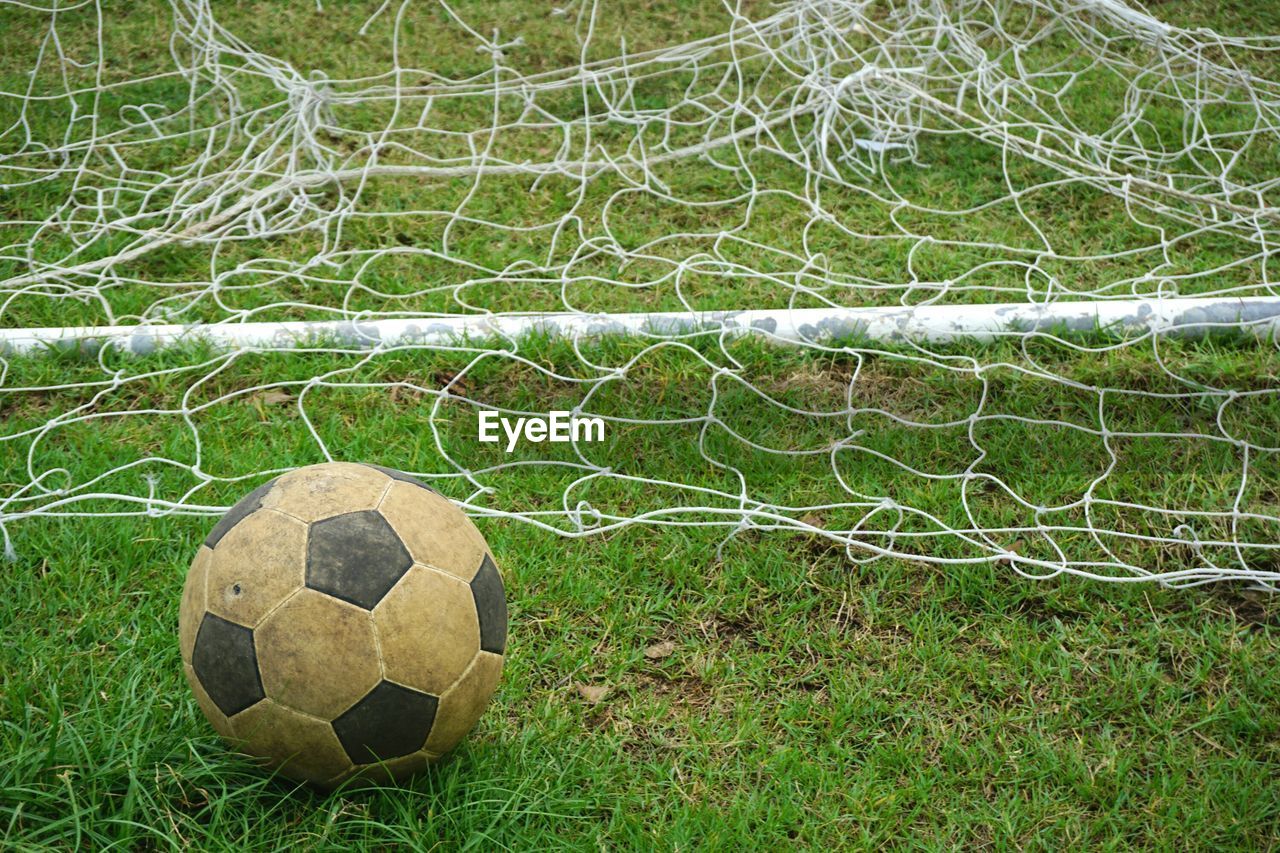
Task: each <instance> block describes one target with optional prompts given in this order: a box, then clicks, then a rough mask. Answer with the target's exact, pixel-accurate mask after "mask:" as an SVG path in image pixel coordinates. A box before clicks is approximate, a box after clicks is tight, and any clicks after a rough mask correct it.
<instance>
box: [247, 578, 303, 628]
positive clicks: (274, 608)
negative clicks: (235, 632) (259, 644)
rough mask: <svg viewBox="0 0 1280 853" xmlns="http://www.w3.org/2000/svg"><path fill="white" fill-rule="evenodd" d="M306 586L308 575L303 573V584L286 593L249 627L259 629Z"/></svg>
mask: <svg viewBox="0 0 1280 853" xmlns="http://www.w3.org/2000/svg"><path fill="white" fill-rule="evenodd" d="M306 588H307V583H306V576H305V575H303V582H302V586H300V587H298V588H297V589H295V590H294V591H293V592H291V593H289V594H288V595H286V596H285V597H284V598H282V599H280V600H279V601H277V602H276V603H275V604H274V605H273V606H272V607H271V609H270V610H268V611H267V612H266V613H264V614H262V618H261V619H259V620H258V621H257V622H255V623H253V624H252V625H250V626H249V627H250V628H253V629H254V630H257V628H258V626H260V625H261V624H262V623H264V622H266V621H267V620H268V619H270V618H271V617H272V615H273V614H274V613H275V612H276V611H277V610H279V609H280V608H281V607H284V606H285V605H286V604H288V603H289V602H290V601H292V600H293V599H294V596H296V595H297V594H298V593H300V592H302V591H303V590H304V589H306Z"/></svg>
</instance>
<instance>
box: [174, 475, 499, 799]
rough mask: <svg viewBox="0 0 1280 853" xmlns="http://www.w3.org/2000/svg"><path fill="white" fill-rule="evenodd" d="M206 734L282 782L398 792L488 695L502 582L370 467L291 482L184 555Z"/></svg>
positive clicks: (444, 506)
mask: <svg viewBox="0 0 1280 853" xmlns="http://www.w3.org/2000/svg"><path fill="white" fill-rule="evenodd" d="M178 634H179V639H180V644H181V646H182V662H183V668H184V670H185V672H186V675H187V681H188V682H189V683H190V684H191V689H192V690H193V691H194V692H195V695H196V701H197V702H198V703H199V705H200V708H201V710H203V711H204V714H205V716H206V717H208V718H209V722H211V723H212V724H213V727H214V728H215V729H216V730H217V731H218V733H219V734H221V735H222V736H223V737H224V738H226V739H228V740H229V741H231V742H232V743H233V744H234V745H235V746H236V747H237V748H238V749H240V750H242V751H244V752H246V753H248V754H250V755H254V756H258V757H260V758H262V759H265V762H266V764H267V765H268V766H269V767H271V768H273V769H277V770H278V771H279V772H280V773H281V774H282V775H285V776H288V777H290V778H293V779H298V780H303V781H307V782H312V783H316V784H318V785H320V786H322V787H332V786H334V785H337V784H339V783H341V782H343V781H345V780H346V779H349V778H351V777H352V776H356V775H362V776H370V777H375V778H378V779H382V780H386V781H391V780H396V779H402V778H404V777H405V776H408V775H409V774H410V773H413V772H415V771H417V770H419V769H421V768H422V767H424V766H425V765H427V764H428V763H430V762H432V761H434V760H436V759H437V758H439V757H440V756H441V755H443V754H444V753H446V752H448V751H449V750H450V749H452V748H453V747H454V746H455V745H456V744H457V743H458V741H460V740H461V739H462V737H463V735H465V734H466V733H467V731H468V730H470V729H471V727H472V726H473V725H474V724H475V722H476V720H477V719H479V717H480V714H481V712H482V711H483V710H484V708H485V706H486V705H487V704H488V702H489V698H490V697H491V696H492V695H493V691H494V688H495V687H497V684H498V678H499V676H500V675H501V673H502V655H503V651H504V650H505V647H506V640H507V604H506V598H505V596H504V593H503V588H502V578H501V576H500V575H499V574H498V568H497V566H496V565H495V564H494V561H493V555H492V554H491V553H490V552H489V548H488V546H487V545H486V544H485V541H484V538H483V537H481V535H480V532H479V531H478V530H476V528H475V525H473V524H472V523H471V521H470V520H469V519H468V518H467V517H466V516H465V515H463V513H462V512H461V511H460V510H458V508H457V507H455V506H454V505H453V504H451V503H449V501H448V500H446V499H445V498H443V497H442V496H440V495H439V494H438V493H437V492H435V491H434V490H433V489H431V488H429V487H428V486H426V485H424V484H423V483H421V482H419V481H418V480H415V479H414V478H413V477H410V476H409V475H407V474H403V473H401V472H399V471H394V470H391V469H389V468H383V467H380V466H377V465H357V464H353V463H347V462H332V463H328V464H324V465H312V466H310V467H307V468H299V469H297V470H295V471H292V472H290V473H288V474H285V475H283V476H281V477H279V478H277V479H275V480H273V481H271V482H269V483H266V484H265V485H263V486H260V487H259V488H257V489H255V490H254V491H253V492H251V493H250V494H248V495H247V496H245V498H244V499H243V500H241V501H240V502H239V503H237V504H236V505H235V506H233V507H232V508H231V509H230V511H228V512H227V514H226V516H224V517H223V518H222V520H221V521H219V522H218V523H217V525H216V526H215V527H214V528H213V532H211V533H210V534H209V537H208V539H206V540H205V542H204V544H203V545H202V546H201V547H200V552H199V553H198V554H197V555H196V558H195V560H194V562H192V564H191V568H190V570H189V571H188V572H187V582H186V586H185V587H184V588H183V592H182V606H181V609H180V612H179V617H178Z"/></svg>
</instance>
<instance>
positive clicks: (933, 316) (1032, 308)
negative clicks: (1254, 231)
mask: <svg viewBox="0 0 1280 853" xmlns="http://www.w3.org/2000/svg"><path fill="white" fill-rule="evenodd" d="M1216 329H1230V330H1234V331H1240V332H1244V333H1247V334H1251V335H1255V336H1258V337H1261V338H1269V337H1275V336H1276V335H1277V332H1280V297H1271V296H1257V297H1240V298H1234V299H1224V298H1195V297H1185V298H1174V299H1132V300H1114V301H1105V302H1103V301H1087V302H1055V303H1050V304H1038V303H996V304H987V305H925V306H915V307H878V308H793V309H776V310H745V311H708V312H678V311H672V312H649V313H634V314H604V313H601V314H590V313H571V312H547V313H534V314H476V315H451V316H450V315H441V316H422V317H400V318H376V319H375V318H370V319H358V318H357V319H344V320H330V321H312V322H308V321H293V322H249V323H220V324H211V325H200V324H188V325H182V324H138V325H122V326H68V327H50V328H28V329H0V352H9V353H29V352H38V351H40V350H42V349H46V348H51V347H52V348H85V349H97V348H99V347H104V346H107V347H113V348H118V349H123V350H126V351H130V352H135V353H146V352H150V351H152V350H154V349H156V348H158V347H163V346H166V345H170V344H174V343H178V342H181V341H194V340H202V341H206V342H208V343H210V344H213V345H214V346H218V347H231V348H240V347H281V346H289V345H297V344H302V343H307V342H312V341H334V342H337V343H340V344H343V345H346V346H367V347H374V346H397V345H412V344H423V345H444V344H449V343H454V342H457V341H460V340H467V339H484V338H493V337H498V338H520V337H523V336H525V335H530V334H544V335H549V336H552V337H567V338H576V337H600V336H606V335H642V336H643V335H649V336H660V337H672V336H680V335H685V334H688V335H695V334H706V333H716V332H722V333H728V334H733V335H737V334H753V333H754V334H760V335H764V336H765V337H767V338H769V339H772V340H776V341H779V342H783V343H796V344H805V343H821V342H832V341H834V342H839V341H843V340H849V341H876V342H885V343H888V342H894V341H912V342H929V343H941V342H948V341H956V340H975V341H982V342H990V341H993V340H996V339H998V338H1000V337H1004V336H1015V337H1022V336H1025V335H1027V334H1028V333H1033V332H1042V333H1046V334H1055V335H1073V334H1074V335H1081V334H1090V333H1096V332H1099V331H1103V332H1108V331H1109V332H1113V333H1118V334H1122V335H1124V336H1129V337H1132V336H1141V335H1145V334H1158V335H1170V336H1176V337H1199V336H1203V335H1205V334H1207V333H1209V332H1212V331H1214V330H1216Z"/></svg>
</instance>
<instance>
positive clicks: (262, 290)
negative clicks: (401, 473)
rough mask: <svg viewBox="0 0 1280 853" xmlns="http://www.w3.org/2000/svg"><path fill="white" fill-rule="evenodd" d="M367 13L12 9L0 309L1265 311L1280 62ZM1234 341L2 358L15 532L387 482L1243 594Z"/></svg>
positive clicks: (1270, 554) (892, 33)
mask: <svg viewBox="0 0 1280 853" xmlns="http://www.w3.org/2000/svg"><path fill="white" fill-rule="evenodd" d="M371 9H372V7H370V9H366V10H365V11H364V13H363V14H362V15H361V17H360V18H358V19H356V18H353V19H350V20H348V19H346V18H343V17H342V15H343V14H345V10H336V9H326V10H322V11H323V12H324V14H323V15H318V16H316V18H315V20H316V21H322V22H324V21H327V22H330V23H329V24H326V26H331V27H332V29H331V30H325V31H324V32H322V33H320V34H318V35H317V38H323V39H327V40H328V41H327V42H326V43H327V44H330V45H332V51H331V52H329V51H327V52H326V54H325V55H324V56H316V55H315V54H314V52H312V53H307V51H306V50H305V49H298V50H294V53H298V54H299V55H293V56H290V50H291V48H290V47H289V32H290V28H291V27H297V26H299V24H298V23H297V21H294V22H292V23H290V22H289V21H275V20H248V21H245V20H237V22H236V25H232V24H230V23H228V22H227V21H224V20H223V17H225V15H224V13H221V12H219V11H217V10H215V8H214V7H213V5H212V4H210V3H208V2H199V1H198V0H172V2H171V3H170V7H169V8H168V9H167V10H166V13H165V14H159V13H153V12H146V11H138V10H134V12H132V13H128V12H125V11H123V10H118V9H113V8H112V7H110V6H109V5H107V4H102V3H100V2H93V1H92V0H86V2H72V3H57V4H53V5H41V4H39V3H31V2H13V0H3V2H0V15H2V16H4V17H3V19H4V23H0V32H5V33H7V35H5V36H4V37H3V39H4V42H5V46H6V48H7V49H6V50H5V51H4V53H5V56H6V57H7V58H6V59H5V60H4V78H3V79H4V80H5V81H7V84H6V86H5V91H3V92H0V108H2V109H3V113H0V122H2V130H0V185H2V186H3V187H4V195H3V196H2V197H0V204H3V206H4V209H5V215H6V218H7V219H8V220H10V221H9V222H8V224H7V227H6V228H5V229H4V233H5V235H7V236H5V237H4V238H3V243H4V246H3V249H0V264H3V266H2V267H0V275H2V276H3V280H2V281H0V297H2V298H0V326H4V327H9V328H17V327H63V326H79V325H95V326H96V325H139V324H140V325H144V326H145V325H147V324H160V323H163V324H175V323H177V324H242V323H248V322H271V321H297V320H310V321H319V320H335V319H348V320H349V319H356V320H372V319H378V318H404V317H413V318H419V319H421V318H431V317H445V316H452V315H458V314H468V315H476V314H487V315H510V314H514V313H523V312H542V311H559V312H571V313H577V314H584V315H596V314H599V313H602V312H643V311H688V312H699V313H700V312H706V311H711V310H721V311H725V310H727V311H732V310H740V309H778V310H788V309H799V308H823V307H831V308H839V307H850V306H907V307H912V306H948V305H974V304H988V303H989V304H993V305H994V304H995V303H1010V302H1030V303H1037V304H1042V305H1047V304H1053V303H1057V302H1062V301H1089V300H1092V301H1095V302H1096V301H1108V300H1134V299H1142V300H1151V301H1153V302H1157V301H1158V302H1161V303H1163V302H1166V301H1168V300H1171V299H1175V298H1178V297H1188V296H1196V297H1214V298H1223V299H1227V298H1236V297H1271V296H1277V293H1276V290H1275V284H1274V281H1273V273H1272V272H1271V271H1270V267H1269V263H1270V259H1271V258H1272V256H1274V254H1275V248H1274V246H1275V244H1276V241H1277V240H1278V239H1280V233H1278V232H1280V228H1278V224H1280V208H1278V207H1277V205H1276V198H1277V183H1278V182H1280V169H1277V168H1276V163H1277V159H1278V157H1277V153H1278V151H1280V149H1278V146H1280V84H1278V83H1277V82H1274V80H1276V79H1277V76H1276V74H1275V68H1276V59H1277V57H1280V53H1278V52H1280V39H1277V38H1263V37H1255V38H1238V37H1227V36H1222V35H1218V34H1216V33H1214V32H1210V31H1208V30H1204V29H1184V28H1178V27H1175V26H1170V25H1166V24H1163V23H1161V22H1159V21H1157V20H1155V19H1154V18H1152V17H1150V16H1148V15H1147V14H1145V13H1142V12H1139V11H1136V10H1135V8H1133V7H1129V6H1125V5H1123V4H1122V3H1120V2H1118V0H1078V1H1077V2H1066V1H1065V0H996V2H965V0H946V2H943V0H934V1H933V2H930V0H911V1H910V2H894V3H883V2H846V1H845V0H805V2H789V3H785V4H782V5H778V6H772V7H768V8H757V7H756V6H755V5H754V4H752V5H750V6H748V5H742V6H739V7H725V8H723V9H715V10H713V11H714V14H712V11H708V12H707V13H706V14H705V15H702V16H695V15H690V16H688V20H686V19H684V18H678V19H677V22H676V25H675V26H674V27H673V26H672V25H671V24H670V23H668V24H667V25H666V26H665V31H666V32H667V33H670V32H672V31H673V30H679V29H680V28H681V27H682V26H688V27H691V28H694V29H699V28H700V29H702V30H705V31H706V32H708V33H711V34H710V35H706V36H703V37H693V36H691V37H690V40H689V41H687V42H686V43H682V44H678V45H675V46H662V45H660V44H657V43H655V45H654V46H650V45H648V44H645V43H644V42H645V41H646V40H645V39H644V38H641V37H640V36H639V35H637V36H636V37H635V38H628V36H629V34H630V33H631V31H633V30H634V31H635V32H637V33H643V32H646V30H645V29H644V21H643V20H641V17H640V16H641V15H642V13H640V12H637V11H634V10H633V11H631V12H627V13H625V14H624V10H622V9H621V8H620V7H618V8H614V7H608V6H601V5H590V4H583V3H575V2H570V3H568V4H567V5H566V6H564V7H562V8H558V9H555V10H554V11H553V13H552V14H551V15H550V17H544V16H542V15H541V13H539V15H538V16H537V20H536V21H534V20H530V21H527V22H526V23H527V25H528V29H529V34H527V35H526V36H525V37H524V38H519V37H516V36H515V34H509V33H506V32H500V31H492V32H488V33H487V34H486V32H485V31H484V30H485V28H484V27H482V26H480V25H479V24H473V23H471V22H470V20H469V18H468V16H467V15H465V14H464V13H463V12H461V11H454V10H453V9H452V8H450V7H449V6H447V5H445V4H443V3H441V4H440V5H439V6H430V7H427V6H411V5H410V4H408V3H407V2H405V3H402V4H400V5H392V4H390V3H384V4H383V5H382V6H380V7H377V8H376V9H372V14H371V15H370V14H369V12H370V11H371ZM242 17H243V16H242ZM308 20H310V19H308ZM316 26H319V24H317V25H316ZM245 29H248V30H252V32H248V33H246V32H244V30H245ZM650 29H651V28H650ZM302 35H303V34H300V35H299V40H300V41H305V39H302ZM694 35H696V33H695V34H694ZM637 40H638V41H639V42H640V43H637ZM648 40H649V41H654V40H653V39H648ZM162 45H163V49H162V47H161V46H162ZM308 63H309V65H308ZM310 66H324V68H325V69H326V70H324V71H321V70H315V71H312V70H310ZM371 66H377V68H378V71H377V73H375V74H367V71H368V69H369V68H370V67H371ZM443 68H447V69H448V70H449V73H444V72H443V71H442V70H441V69H443ZM350 69H359V70H358V71H351V70H350ZM459 69H461V70H459ZM344 74H345V75H346V76H344ZM358 75H365V76H358ZM15 81H16V82H15ZM997 310H999V309H997V308H993V309H992V311H993V312H994V311H997ZM1215 317H1216V319H1215ZM1215 317H1208V318H1207V320H1208V321H1211V322H1212V324H1213V325H1214V327H1215V328H1216V329H1218V330H1221V331H1222V332H1224V334H1215V335H1213V336H1211V337H1210V338H1209V339H1207V340H1199V341H1185V340H1181V339H1177V338H1173V337H1169V336H1165V335H1163V334H1161V332H1162V330H1161V329H1160V328H1158V327H1141V328H1140V329H1139V330H1138V331H1134V330H1133V329H1130V333H1128V334H1123V335H1122V334H1117V333H1115V332H1114V330H1105V329H1100V330H1096V331H1094V332H1091V333H1084V334H1082V333H1081V330H1079V329H1076V330H1066V329H1054V328H1034V329H1026V328H1017V327H1014V328H1011V329H1009V330H1007V331H1006V332H1005V333H1004V334H1002V335H1000V336H998V339H997V340H996V341H995V342H988V343H982V344H978V343H968V342H964V341H959V342H956V341H952V342H946V343H943V342H938V341H932V340H929V339H927V338H925V339H918V338H915V339H913V338H910V337H904V338H902V339H900V340H889V341H884V340H871V339H866V338H860V337H859V336H858V335H857V334H846V335H843V336H840V335H837V336H834V337H831V336H828V337H826V338H821V339H818V338H815V339H813V340H810V341H806V342H802V343H801V344H800V345H799V346H792V347H789V348H786V349H785V350H779V348H777V347H774V346H771V345H770V344H769V343H768V340H767V339H768V337H769V335H768V334H767V330H766V331H765V332H762V333H761V334H760V335H758V336H755V337H749V336H748V337H742V336H737V335H729V334H727V333H724V332H723V331H721V330H717V329H714V328H708V329H704V330H702V331H693V330H689V329H683V330H676V329H668V330H666V331H663V330H662V329H658V328H654V329H650V330H648V331H646V332H645V333H644V334H642V335H638V336H630V337H626V338H617V339H596V338H591V339H587V338H574V337H571V338H570V339H567V340H566V339H556V340H548V339H545V338H543V337H534V338H527V339H516V338H511V337H496V338H491V339H488V340H474V339H473V340H458V341H454V342H449V343H441V342H438V341H436V342H428V341H425V340H424V341H420V342H415V341H412V340H407V341H399V342H396V343H395V344H394V345H386V344H377V345H374V346H372V347H370V346H369V345H368V342H367V341H360V340H320V341H317V342H315V343H312V344H309V345H305V346H301V347H298V346H295V345H293V344H292V343H289V342H282V343H281V344H280V345H279V346H274V345H254V346H238V347H233V348H231V349H229V350H228V349H218V348H213V347H209V346H202V345H199V344H193V345H191V346H188V347H182V348H178V349H175V350H172V351H165V352H157V353H153V354H150V355H146V356H143V357H139V356H136V355H131V354H128V353H122V352H119V351H118V350H116V349H114V348H104V349H102V350H101V351H98V352H96V354H94V355H92V356H89V357H86V356H85V355H84V354H83V353H80V354H78V355H77V354H71V355H67V354H65V353H64V354H51V355H48V356H41V357H29V356H23V355H18V354H16V353H10V354H9V355H8V356H6V358H5V360H4V362H3V375H2V376H0V383H2V384H0V411H3V412H4V413H5V415H4V421H3V425H2V426H0V433H2V434H0V456H3V457H7V460H6V461H5V462H4V463H3V471H2V477H0V478H3V479H5V480H7V482H5V483H3V484H0V532H3V534H4V540H5V543H6V547H8V548H9V550H10V552H11V553H12V550H13V544H12V531H13V530H14V529H15V526H17V525H18V524H20V523H21V522H22V521H23V520H24V519H29V518H35V517H73V516H74V517H81V516H102V515H109V514H150V515H162V514H171V513H215V512H218V511H221V510H222V509H224V508H225V507H226V505H227V504H228V503H229V502H230V501H232V500H234V498H235V496H236V495H237V494H238V493H240V492H243V491H245V490H247V489H248V488H249V487H250V486H252V485H254V484H256V483H258V482H260V481H261V480H262V479H263V478H264V477H266V476H268V475H270V474H273V473H278V472H279V471H281V470H285V469H287V468H289V467H292V466H294V465H298V464H305V463H309V462H316V461H322V460H324V459H326V458H358V457H361V456H364V457H368V456H370V455H376V456H377V457H379V458H377V459H376V460H374V461H379V462H382V463H385V464H389V465H394V466H396V467H400V468H403V469H406V470H411V471H414V472H416V473H419V474H421V475H422V476H423V477H424V478H426V479H428V480H430V481H431V482H432V483H433V484H435V485H437V486H438V487H439V488H441V489H442V490H444V491H445V492H447V493H448V494H450V495H451V496H452V497H454V498H455V499H457V500H459V501H460V502H462V503H463V505H464V508H466V509H467V510H468V511H470V512H472V513H473V514H476V515H483V516H490V517H501V518H508V519H515V520H520V521H524V522H529V523H533V524H537V525H540V526H544V527H547V528H550V529H553V530H555V531H557V532H560V533H562V534H564V535H566V536H571V537H577V536H588V535H599V534H603V533H607V532H609V531H613V530H616V529H618V528H620V527H625V526H628V525H638V524H643V525H654V526H658V525H662V526H673V525H674V526H709V527H715V528H719V529H722V530H723V533H724V536H725V537H726V538H729V537H735V536H741V535H744V534H751V535H755V533H756V532H764V531H774V532H778V531H790V532H793V533H797V534H802V535H804V536H809V537H815V538H816V539H817V540H819V541H823V542H828V543H831V544H832V545H834V546H836V547H840V548H843V549H845V550H846V551H847V554H848V556H849V558H851V559H854V560H859V561H869V560H882V559H885V558H904V559H910V560H914V561H924V562H930V563H937V564H941V565H944V566H945V565H954V564H958V563H976V562H998V563H1001V564H1005V565H1007V566H1008V567H1009V568H1010V570H1012V571H1016V572H1019V573H1021V574H1023V575H1026V576H1029V577H1052V576H1055V575H1060V574H1063V573H1068V574H1077V575H1083V576H1088V577H1098V578H1105V579H1110V580H1149V579H1158V580H1161V581H1163V582H1167V583H1171V584H1180V585H1181V584H1195V583H1202V582H1206V581H1210V580H1221V579H1237V580H1251V581H1254V582H1256V583H1260V584H1264V585H1265V584H1268V583H1270V582H1273V581H1275V580H1277V579H1280V536H1278V535H1277V534H1280V486H1278V485H1277V484H1280V458H1278V457H1277V451H1278V450H1280V400H1278V399H1277V396H1276V395H1277V390H1278V388H1280V383H1278V381H1277V371H1278V370H1280V360H1278V359H1277V353H1276V346H1275V342H1274V336H1268V335H1264V336H1262V337H1261V338H1259V337H1257V336H1233V335H1230V334H1225V332H1230V331H1232V330H1233V329H1235V330H1241V329H1245V328H1246V327H1248V326H1249V324H1250V323H1251V322H1253V321H1252V320H1250V319H1249V318H1247V317H1239V318H1237V319H1226V320H1223V319H1222V318H1221V317H1220V316H1216V315H1215ZM1201 330H1202V331H1203V329H1201ZM481 408H484V409H497V410H499V411H500V412H502V413H503V414H504V415H506V416H508V417H515V416H519V415H524V416H542V415H545V413H546V412H547V411H548V410H550V409H565V410H572V411H575V412H579V413H581V414H583V415H593V416H600V417H603V418H605V420H606V422H607V424H608V430H609V433H608V434H609V440H607V441H606V442H603V443H600V444H587V443H579V444H573V445H551V444H536V445H535V444H524V445H521V446H520V448H518V449H517V450H516V451H515V452H512V453H507V452H505V450H504V448H503V447H502V446H500V445H499V446H495V445H488V444H479V443H477V442H476V440H475V434H476V412H477V410H478V409H481ZM406 417H407V418H408V419H409V420H407V421H406V420H405V418H406ZM407 423H409V424H412V427H407V426H406V424H407Z"/></svg>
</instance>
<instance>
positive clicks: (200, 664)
mask: <svg viewBox="0 0 1280 853" xmlns="http://www.w3.org/2000/svg"><path fill="white" fill-rule="evenodd" d="M191 668H192V669H194V670H195V671H196V677H197V678H199V679H200V686H201V687H203V688H204V692H205V693H208V694H209V698H210V699H212V700H213V704H215V705H217V706H218V710H220V711H222V713H224V714H226V715H227V716H228V717H230V716H233V715H235V714H238V713H240V712H241V711H243V710H244V709H245V708H248V707H249V706H250V705H253V704H256V703H257V702H258V701H260V700H261V699H262V698H263V697H264V696H265V695H266V694H265V693H264V692H263V690H262V678H261V676H259V675H258V655H257V652H256V651H255V650H254V646H253V629H252V628H246V627H244V626H243V625H237V624H236V623H234V622H228V621H227V620H226V619H223V618H222V617H221V616H215V615H213V614H212V613H206V614H205V615H204V619H203V620H202V621H201V622H200V630H199V631H197V632H196V647H195V649H194V650H193V651H192V653H191Z"/></svg>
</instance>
